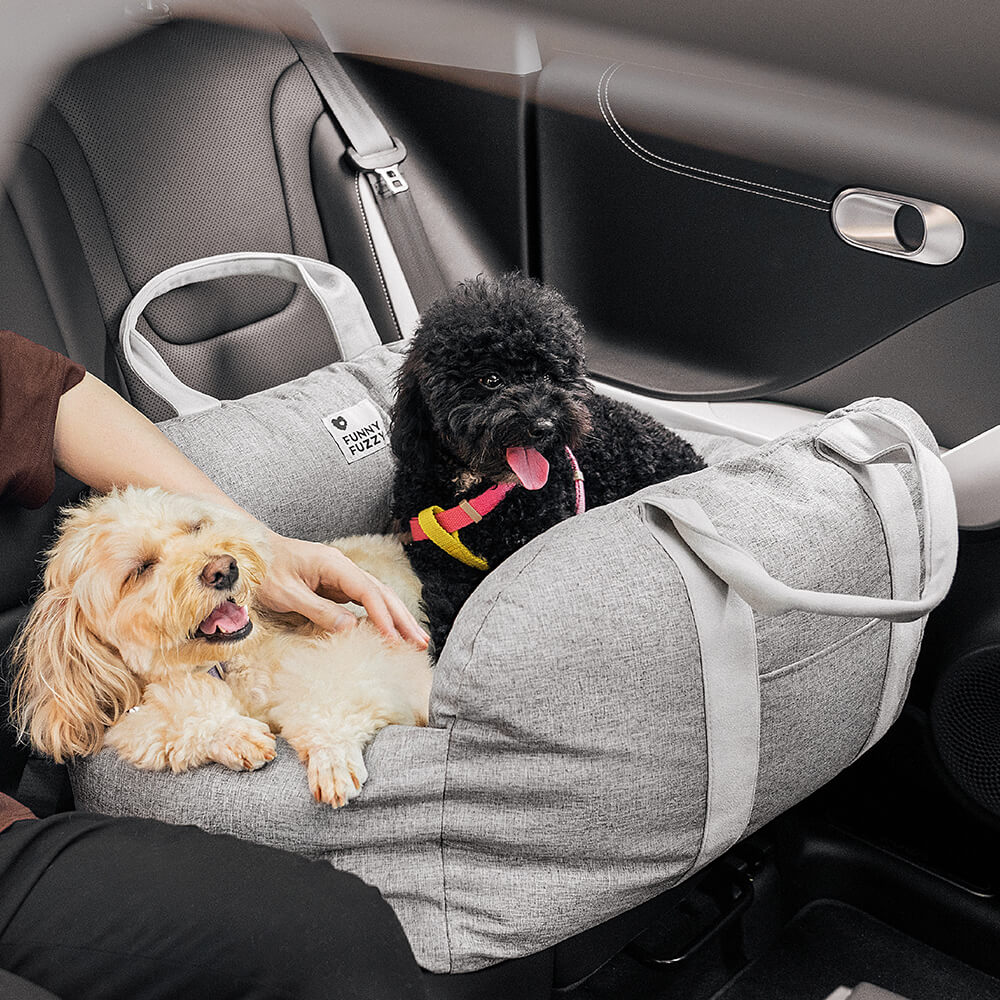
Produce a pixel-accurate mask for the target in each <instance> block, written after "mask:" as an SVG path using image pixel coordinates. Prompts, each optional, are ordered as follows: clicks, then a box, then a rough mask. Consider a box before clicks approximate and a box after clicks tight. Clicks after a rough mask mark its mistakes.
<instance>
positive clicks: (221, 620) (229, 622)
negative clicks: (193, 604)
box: [198, 601, 250, 635]
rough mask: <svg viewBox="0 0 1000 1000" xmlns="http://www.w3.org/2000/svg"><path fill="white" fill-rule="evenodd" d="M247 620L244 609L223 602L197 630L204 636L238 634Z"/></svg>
mask: <svg viewBox="0 0 1000 1000" xmlns="http://www.w3.org/2000/svg"><path fill="white" fill-rule="evenodd" d="M249 620H250V615H248V614H247V609H246V608H241V607H240V606H239V605H238V604H234V603H233V602H232V601H224V602H223V603H222V604H220V605H219V606H218V607H217V608H216V609H215V610H214V611H213V612H212V613H211V614H210V615H209V616H208V617H207V618H206V619H205V620H204V621H203V622H202V623H201V624H200V625H199V626H198V630H199V631H200V632H203V633H204V634H205V635H214V634H215V632H216V631H220V632H225V633H227V634H229V633H232V632H239V630H240V629H241V628H243V627H244V626H245V625H246V623H247V622H248V621H249Z"/></svg>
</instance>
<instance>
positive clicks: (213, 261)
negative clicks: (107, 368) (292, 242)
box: [119, 253, 381, 416]
mask: <svg viewBox="0 0 1000 1000" xmlns="http://www.w3.org/2000/svg"><path fill="white" fill-rule="evenodd" d="M244 274H266V275H270V276H272V277H275V278H284V279H286V280H287V281H294V282H295V283H296V284H299V285H304V286H305V287H306V288H308V289H309V291H310V292H311V293H312V294H313V296H314V297H315V298H316V300H317V301H318V302H319V304H320V306H321V307H322V308H323V313H324V315H325V316H326V318H327V321H328V322H329V324H330V329H331V330H332V331H333V335H334V339H335V340H336V342H337V346H338V349H339V351H340V357H341V360H345V361H346V360H349V359H350V358H354V357H357V356H358V355H359V354H361V353H362V352H363V351H366V350H367V349H368V348H370V347H375V346H377V345H378V344H380V343H381V340H380V338H379V335H378V332H377V331H376V329H375V325H374V323H372V320H371V317H370V316H369V315H368V309H367V307H366V306H365V303H364V300H363V299H362V297H361V293H360V292H359V291H358V289H357V286H356V285H355V284H354V282H353V281H351V279H350V278H349V277H348V276H347V274H345V273H344V272H343V271H342V270H340V268H339V267H334V266H333V265H332V264H327V263H326V262H325V261H321V260H313V259H312V258H309V257H298V256H296V255H294V254H277V253H226V254H219V255H217V256H215V257H202V258H200V259H198V260H192V261H188V262H186V263H184V264H177V265H175V266H174V267H171V268H168V269H167V270H166V271H163V272H161V273H160V274H158V275H156V277H155V278H150V280H149V281H147V282H146V284H145V285H143V286H142V288H140V289H139V291H138V293H137V294H136V296H135V298H134V299H132V301H131V302H130V303H129V304H128V307H127V308H126V310H125V314H124V315H123V316H122V321H121V325H120V327H119V344H120V346H121V352H122V357H123V358H124V361H125V364H126V365H127V366H128V367H129V368H130V369H131V370H132V372H133V373H134V374H135V375H136V376H137V377H138V378H140V379H141V380H142V381H143V382H145V383H146V385H148V386H149V388H150V389H152V390H153V392H155V393H156V394H157V395H159V396H161V397H162V398H163V399H165V400H166V401H167V402H168V403H170V405H171V406H173V407H174V409H176V410H177V413H178V414H179V415H181V416H183V415H185V414H189V413H200V412H201V411H202V410H210V409H212V408H213V407H216V406H218V405H219V400H218V399H216V398H215V397H214V396H209V395H208V394H207V393H204V392H199V391H198V390H197V389H192V388H191V387H190V386H188V385H185V384H184V383H183V382H182V381H181V380H180V379H179V378H178V377H177V376H176V375H175V374H174V373H173V372H172V371H171V370H170V368H169V367H168V366H167V363H166V362H165V361H164V360H163V358H162V357H160V355H159V353H158V352H157V350H156V348H155V347H153V345H152V344H150V342H149V341H148V340H146V338H145V337H143V336H142V334H141V333H139V331H138V329H137V324H138V322H139V317H140V316H141V315H142V313H143V311H144V310H145V308H146V306H148V305H149V303H150V302H152V301H153V299H155V298H158V297H159V296H161V295H165V294H166V293H167V292H169V291H172V290H173V289H175V288H183V287H184V286H185V285H193V284H195V283H197V282H200V281H210V280H212V279H213V278H228V277H232V276H233V275H244Z"/></svg>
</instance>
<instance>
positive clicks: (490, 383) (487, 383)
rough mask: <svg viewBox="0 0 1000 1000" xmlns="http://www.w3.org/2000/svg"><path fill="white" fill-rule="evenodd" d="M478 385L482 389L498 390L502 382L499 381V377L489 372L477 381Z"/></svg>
mask: <svg viewBox="0 0 1000 1000" xmlns="http://www.w3.org/2000/svg"><path fill="white" fill-rule="evenodd" d="M479 384H480V385H481V386H482V387H483V388H484V389H499V388H500V386H502V385H503V382H502V381H501V380H500V376H499V375H496V374H494V373H493V372H490V374H489V375H483V376H482V378H480V379H479Z"/></svg>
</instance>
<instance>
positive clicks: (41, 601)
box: [11, 585, 142, 762]
mask: <svg viewBox="0 0 1000 1000" xmlns="http://www.w3.org/2000/svg"><path fill="white" fill-rule="evenodd" d="M14 663H15V666H16V668H17V674H16V677H15V679H14V685H13V690H12V694H11V709H12V718H13V720H14V724H15V725H16V726H17V730H18V734H19V736H20V737H21V738H22V739H24V738H25V737H27V738H29V739H30V741H31V743H32V744H33V745H34V746H35V747H36V748H37V749H39V750H41V751H42V752H43V753H47V754H49V755H50V756H52V757H54V758H55V759H56V761H59V762H62V761H64V760H66V759H67V758H70V757H75V756H85V755H86V754H90V753H94V752H95V751H96V750H97V749H99V748H100V746H101V742H102V740H103V737H104V730H105V729H106V728H107V727H108V726H110V725H112V724H113V723H114V722H115V721H116V720H117V719H118V718H119V716H120V715H121V714H122V713H123V712H125V711H127V710H128V709H129V708H131V707H132V706H133V705H136V704H138V703H139V700H140V697H141V694H142V689H141V687H140V685H139V682H138V680H137V679H136V678H135V676H134V675H133V674H132V672H131V671H130V670H129V669H128V667H127V666H126V665H125V663H124V661H123V660H122V658H121V656H120V655H119V654H118V651H117V650H115V649H113V648H112V647H111V646H109V645H107V644H106V643H104V642H102V641H101V640H100V639H98V638H97V636H96V635H94V633H93V632H92V631H91V630H90V628H88V626H87V623H86V621H85V619H84V616H83V614H82V612H81V608H80V605H79V602H78V601H77V600H76V598H75V597H74V595H73V592H72V589H71V588H70V587H66V586H58V585H56V586H50V587H49V588H48V589H46V590H45V591H44V592H43V593H42V594H41V595H40V596H39V598H38V599H37V600H36V601H35V604H34V606H33V608H32V610H31V613H30V614H29V616H28V620H27V621H26V622H25V624H24V627H23V629H22V630H21V634H20V636H19V638H18V641H17V644H16V645H15V647H14Z"/></svg>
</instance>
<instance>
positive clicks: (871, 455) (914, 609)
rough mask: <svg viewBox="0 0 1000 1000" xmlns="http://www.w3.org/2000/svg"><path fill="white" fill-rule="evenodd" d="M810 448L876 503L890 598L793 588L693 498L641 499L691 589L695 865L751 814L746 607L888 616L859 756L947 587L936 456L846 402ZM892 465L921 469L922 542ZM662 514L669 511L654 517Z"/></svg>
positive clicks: (947, 498) (757, 730)
mask: <svg viewBox="0 0 1000 1000" xmlns="http://www.w3.org/2000/svg"><path fill="white" fill-rule="evenodd" d="M815 448H816V451H817V453H818V454H819V455H820V456H821V457H823V458H825V459H827V460H828V461H831V462H834V463H836V464H837V465H839V466H841V467H842V468H843V469H845V470H846V471H847V472H848V473H849V474H850V475H851V476H852V477H853V478H854V479H855V481H856V482H857V483H858V484H859V486H860V487H861V488H862V489H864V490H865V492H866V494H867V495H868V496H869V498H870V499H871V501H872V503H873V505H874V506H875V508H876V511H877V513H878V516H879V518H880V520H881V523H882V527H883V531H884V533H885V540H886V550H887V557H888V560H889V564H890V576H891V579H892V588H893V590H892V593H893V595H894V596H893V598H890V599H879V598H871V597H867V596H863V595H861V596H858V595H843V594H826V593H820V592H815V591H807V590H797V589H794V588H791V587H788V586H786V585H785V584H782V583H780V582H779V581H777V580H775V579H774V578H773V577H771V576H770V575H769V574H768V573H767V572H766V571H765V570H764V568H763V566H761V565H760V563H759V562H758V561H757V559H756V558H754V556H752V555H751V554H750V553H749V552H747V551H746V550H745V549H744V548H742V547H741V546H739V545H736V544H735V543H733V542H730V541H728V540H726V539H724V538H722V537H721V536H720V535H719V533H718V531H717V530H716V529H715V527H714V525H713V524H712V523H711V520H710V519H709V517H708V515H707V514H706V513H705V511H704V510H703V509H702V507H701V505H700V504H698V503H697V502H696V501H694V500H682V499H679V498H656V499H651V498H644V499H643V501H642V511H641V513H642V515H643V517H644V519H645V521H646V523H647V525H648V526H649V529H650V531H651V533H652V534H653V536H654V537H655V538H656V540H657V541H658V542H659V543H660V545H662V547H663V548H664V550H665V551H666V552H667V554H668V555H669V556H670V558H671V559H672V560H673V561H674V563H675V565H676V567H677V569H678V571H679V573H680V574H681V577H682V579H683V581H684V585H685V587H686V588H687V592H688V595H689V598H690V602H691V609H692V614H693V616H694V620H695V627H696V631H697V635H698V645H699V651H700V659H701V672H702V684H703V690H704V705H705V736H706V753H707V761H708V776H707V788H706V802H705V826H704V832H703V837H702V843H701V847H700V850H699V852H698V855H697V857H696V859H695V861H694V863H693V865H692V870H697V869H698V868H701V867H702V866H703V865H704V864H706V863H707V862H708V861H710V860H712V859H713V858H715V857H718V856H719V855H720V854H721V853H722V852H723V851H725V850H727V849H728V848H729V847H731V846H732V845H733V844H735V843H736V842H737V841H738V840H739V839H740V838H741V837H742V836H743V835H744V833H745V832H746V830H747V828H748V826H749V824H750V822H751V819H752V816H753V808H754V801H755V797H756V788H757V776H758V769H759V766H760V740H761V699H760V672H759V663H758V655H757V645H756V626H755V623H754V617H753V611H754V610H756V611H759V612H762V613H765V614H782V613H784V612H785V611H791V610H805V611H813V612H818V613H822V614H831V615H849V616H852V617H853V616H856V615H859V616H862V617H875V618H888V619H889V620H890V621H892V622H893V624H892V625H891V626H890V629H889V631H890V636H889V648H888V651H887V659H886V667H885V676H884V680H883V685H882V696H881V699H880V703H879V706H878V710H877V713H876V715H875V718H874V721H873V724H872V728H871V731H870V733H869V735H868V738H867V739H866V740H865V742H864V745H863V746H862V748H861V753H863V752H864V751H865V750H867V749H868V748H869V747H871V746H872V744H874V743H875V742H876V740H878V739H879V738H881V736H882V735H884V733H885V731H886V730H887V729H888V728H889V726H890V725H891V724H892V722H893V720H894V719H895V718H896V716H897V714H898V712H899V709H900V707H901V705H902V703H903V696H904V694H905V689H906V685H907V682H908V680H909V671H910V670H911V669H912V665H913V662H914V661H915V659H916V654H917V650H918V649H919V644H920V636H921V632H922V628H923V622H922V621H921V620H920V618H922V616H923V615H924V614H926V613H927V611H929V610H930V609H931V608H932V607H933V606H934V605H935V604H936V603H937V602H938V601H940V599H941V598H942V597H943V596H944V593H945V591H946V590H947V588H948V586H949V584H950V582H951V578H952V575H953V573H954V568H955V560H956V558H957V551H958V525H957V517H956V513H955V501H954V494H953V492H952V487H951V481H950V479H949V477H948V474H947V472H946V471H945V468H944V465H943V464H942V462H941V461H940V459H939V458H938V457H937V456H936V455H935V454H934V453H933V452H932V451H930V449H928V448H927V447H925V446H924V445H923V444H921V443H920V442H919V441H917V440H916V438H915V437H914V436H913V435H912V434H911V432H910V431H909V430H908V429H907V428H906V427H904V426H903V425H901V424H899V423H897V422H896V421H895V420H892V419H891V418H889V417H886V416H884V415H882V414H879V413H875V412H873V411H871V410H855V411H849V412H848V413H846V414H845V415H844V416H843V417H838V418H834V419H833V420H831V421H830V426H829V427H827V428H824V429H823V431H822V432H821V433H820V434H819V435H818V436H817V437H816V439H815ZM899 463H911V464H912V465H913V466H914V468H915V469H916V472H917V476H918V479H919V492H920V496H921V501H922V507H923V546H921V544H920V542H921V539H920V531H919V529H918V525H917V521H916V513H915V510H914V504H913V499H912V497H911V495H910V491H909V489H908V488H907V486H906V483H905V482H904V481H903V479H902V477H901V475H900V474H899V471H898V469H896V468H894V467H893V465H894V464H899ZM661 511H662V512H663V514H665V515H666V518H663V517H660V516H658V512H661ZM921 550H922V553H923V556H922V557H921ZM708 570H710V572H709V571H708ZM921 576H923V587H922V588H921ZM899 595H904V596H899ZM917 595H919V596H917ZM914 619H916V620H914Z"/></svg>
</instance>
